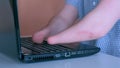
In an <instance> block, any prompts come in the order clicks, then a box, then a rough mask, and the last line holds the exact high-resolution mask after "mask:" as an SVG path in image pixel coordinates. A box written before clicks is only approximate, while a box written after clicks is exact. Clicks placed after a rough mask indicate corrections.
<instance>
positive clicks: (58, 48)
mask: <svg viewBox="0 0 120 68" xmlns="http://www.w3.org/2000/svg"><path fill="white" fill-rule="evenodd" d="M21 45H22V47H25V48H27V49H30V50H32V51H35V52H38V53H41V54H44V53H56V52H67V51H71V50H72V49H71V48H68V47H65V46H62V45H50V44H48V43H47V42H46V41H44V42H43V43H41V44H36V43H34V42H32V38H31V37H29V38H21Z"/></svg>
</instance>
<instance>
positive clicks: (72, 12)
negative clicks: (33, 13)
mask: <svg viewBox="0 0 120 68" xmlns="http://www.w3.org/2000/svg"><path fill="white" fill-rule="evenodd" d="M119 3H120V0H101V2H100V3H99V5H98V6H97V7H96V8H95V9H94V10H93V11H91V12H90V13H89V14H87V15H86V16H85V17H84V18H83V19H82V20H80V21H78V23H76V24H74V25H73V22H74V21H75V20H76V18H77V14H78V12H77V9H76V8H75V7H73V6H71V5H65V7H64V8H63V10H62V11H61V12H60V13H59V14H58V15H56V16H55V17H54V18H53V19H52V20H51V22H50V23H49V24H48V25H47V26H46V27H44V28H43V29H42V30H40V31H38V32H36V33H35V34H34V35H33V41H34V42H36V43H41V42H42V41H43V40H45V39H46V40H47V41H48V43H49V44H62V43H74V42H81V41H88V40H95V39H99V38H101V37H103V36H105V35H106V34H107V33H108V32H109V31H110V30H111V29H112V27H113V26H114V24H115V23H116V22H117V21H118V20H119V19H120V7H119V6H120V4H119ZM58 25H59V26H58Z"/></svg>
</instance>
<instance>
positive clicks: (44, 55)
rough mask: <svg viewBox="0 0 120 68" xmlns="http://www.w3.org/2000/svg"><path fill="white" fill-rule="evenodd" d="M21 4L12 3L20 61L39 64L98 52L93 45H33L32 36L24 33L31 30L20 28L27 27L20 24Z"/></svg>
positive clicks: (16, 1) (44, 43) (18, 0)
mask: <svg viewBox="0 0 120 68" xmlns="http://www.w3.org/2000/svg"><path fill="white" fill-rule="evenodd" d="M23 1H25V0H23ZM28 1H29V0H28ZM37 1H38V0H37ZM22 3H26V2H20V0H13V2H12V5H13V14H14V23H15V31H16V32H15V33H16V41H17V47H18V57H19V59H20V60H21V61H23V62H39V61H50V60H59V59H68V58H75V57H85V56H90V55H93V54H96V53H98V52H99V51H100V48H98V47H96V46H94V45H86V44H79V45H74V44H64V45H61V44H56V45H50V44H48V43H47V41H44V42H42V43H41V44H37V43H34V42H33V41H32V36H31V35H32V34H28V33H29V32H28V33H26V32H27V31H32V30H30V29H27V28H26V29H23V28H24V27H23V28H22V26H25V25H26V27H28V26H27V24H24V25H23V24H21V23H23V22H22V21H21V20H20V19H21V18H20V16H21V15H20V14H23V15H24V13H22V12H21V7H20V5H22ZM26 7H29V6H26ZM34 11H37V10H34ZM29 15H30V14H29ZM39 20H41V19H39ZM24 23H26V22H24ZM31 28H33V27H31ZM25 30H26V31H25ZM21 32H23V33H21ZM27 34H28V35H27Z"/></svg>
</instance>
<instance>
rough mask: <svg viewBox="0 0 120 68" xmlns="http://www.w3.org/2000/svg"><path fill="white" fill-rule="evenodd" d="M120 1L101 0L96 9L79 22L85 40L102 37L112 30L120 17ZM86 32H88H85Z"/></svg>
mask: <svg viewBox="0 0 120 68" xmlns="http://www.w3.org/2000/svg"><path fill="white" fill-rule="evenodd" d="M119 3H120V0H110V1H109V0H101V2H100V3H99V5H98V6H97V7H96V8H95V9H94V10H93V11H92V12H90V13H89V14H88V15H87V16H85V18H84V19H83V20H82V21H80V22H79V24H78V26H79V31H80V32H81V35H80V36H81V37H83V41H84V40H91V39H97V38H100V37H102V36H104V35H106V34H107V33H108V32H109V31H110V30H111V28H112V27H113V26H114V24H115V23H116V21H117V20H118V19H119V17H120V7H119V6H120V4H119ZM84 32H85V33H87V34H83V33H84ZM84 37H85V38H84ZM86 37H87V38H86ZM81 40H82V39H81Z"/></svg>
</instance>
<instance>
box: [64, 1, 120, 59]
mask: <svg viewBox="0 0 120 68" xmlns="http://www.w3.org/2000/svg"><path fill="white" fill-rule="evenodd" d="M98 3H99V0H66V4H70V5H72V6H74V7H75V8H77V9H78V17H79V18H80V19H82V18H83V17H84V16H85V15H86V14H88V13H89V12H90V11H92V10H93V9H94V8H95V7H96V6H97V4H98ZM83 43H86V44H90V45H96V46H98V47H100V48H101V52H104V53H107V54H110V55H114V56H117V57H120V21H118V22H116V24H115V25H114V27H113V28H112V29H111V31H110V32H109V33H107V34H106V35H105V36H104V37H102V38H99V39H97V40H92V41H86V42H83Z"/></svg>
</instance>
